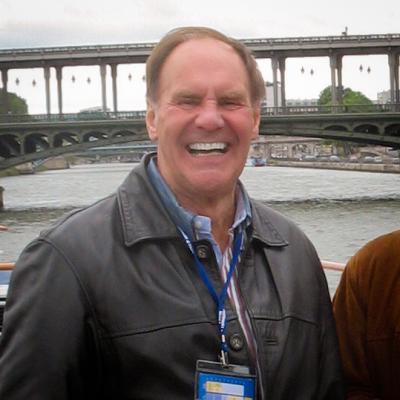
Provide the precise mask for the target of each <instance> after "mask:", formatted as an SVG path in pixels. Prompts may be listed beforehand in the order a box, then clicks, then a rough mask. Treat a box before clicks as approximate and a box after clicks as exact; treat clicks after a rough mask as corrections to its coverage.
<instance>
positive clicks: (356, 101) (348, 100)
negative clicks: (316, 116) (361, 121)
mask: <svg viewBox="0 0 400 400" xmlns="http://www.w3.org/2000/svg"><path fill="white" fill-rule="evenodd" d="M336 90H337V93H339V92H340V89H339V88H336ZM342 99H343V101H342V104H343V105H344V106H345V107H347V111H350V112H368V111H373V104H374V103H373V102H372V101H371V100H370V99H369V98H368V97H367V96H365V95H364V94H362V93H361V92H355V91H354V90H352V89H350V88H345V89H344V90H343V97H342ZM318 104H319V105H321V106H330V105H332V93H331V87H330V86H327V87H326V88H325V89H324V90H323V91H322V92H321V93H320V95H319V99H318ZM366 106H371V107H366ZM345 110H346V108H345Z"/></svg>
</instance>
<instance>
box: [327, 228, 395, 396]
mask: <svg viewBox="0 0 400 400" xmlns="http://www.w3.org/2000/svg"><path fill="white" fill-rule="evenodd" d="M334 313H335V317H336V322H337V328H338V335H339V342H340V349H341V353H342V359H343V367H344V372H345V379H346V382H347V398H348V399H354V400H356V399H357V400H363V399H365V400H366V399H381V400H395V399H396V400H397V399H398V398H399V397H400V380H399V378H400V230H398V231H394V232H391V233H389V234H386V235H382V236H380V237H378V238H376V239H374V240H371V241H370V242H369V243H367V244H366V245H365V246H364V247H362V248H361V249H360V250H359V251H358V252H357V253H356V254H355V255H354V256H353V257H352V258H351V259H350V261H349V262H348V264H347V266H346V269H345V270H344V272H343V275H342V278H341V281H340V284H339V287H338V289H337V291H336V294H335V297H334Z"/></svg>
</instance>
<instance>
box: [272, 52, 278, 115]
mask: <svg viewBox="0 0 400 400" xmlns="http://www.w3.org/2000/svg"><path fill="white" fill-rule="evenodd" d="M271 65H272V78H273V85H274V108H275V109H274V114H277V112H278V111H277V107H278V106H279V105H278V59H277V58H276V57H273V58H272V59H271Z"/></svg>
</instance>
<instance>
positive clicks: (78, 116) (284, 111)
mask: <svg viewBox="0 0 400 400" xmlns="http://www.w3.org/2000/svg"><path fill="white" fill-rule="evenodd" d="M396 111H397V112H400V104H352V105H335V106H331V105H328V106H326V105H309V106H304V105H298V106H285V107H262V109H261V114H262V115H271V116H273V115H301V114H356V113H377V112H378V113H379V112H396ZM145 116H146V111H118V112H114V111H94V112H93V111H91V112H85V111H83V112H79V113H68V114H0V123H22V122H30V123H32V122H59V121H103V120H113V119H118V120H122V119H130V120H132V119H137V120H141V121H142V120H143V119H144V118H145Z"/></svg>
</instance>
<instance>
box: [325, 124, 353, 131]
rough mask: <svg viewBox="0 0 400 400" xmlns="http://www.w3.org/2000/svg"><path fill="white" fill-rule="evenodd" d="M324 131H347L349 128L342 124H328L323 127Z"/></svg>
mask: <svg viewBox="0 0 400 400" xmlns="http://www.w3.org/2000/svg"><path fill="white" fill-rule="evenodd" d="M324 130H326V131H339V132H347V131H349V129H348V128H347V127H346V126H344V125H329V126H326V127H325V128H324Z"/></svg>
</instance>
